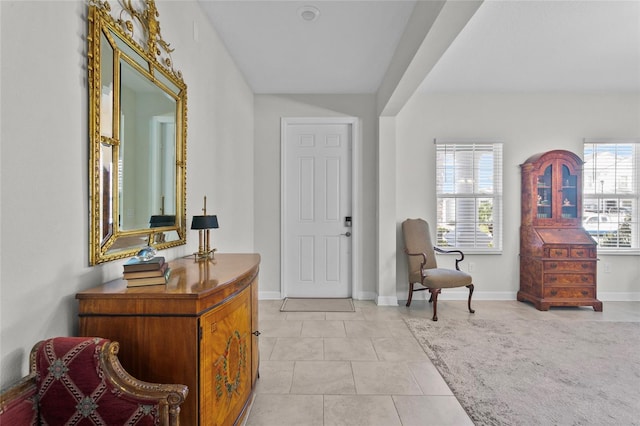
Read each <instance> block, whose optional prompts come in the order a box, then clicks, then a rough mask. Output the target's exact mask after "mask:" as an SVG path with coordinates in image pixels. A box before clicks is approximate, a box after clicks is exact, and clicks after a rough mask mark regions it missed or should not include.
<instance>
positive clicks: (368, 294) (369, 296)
mask: <svg viewBox="0 0 640 426" xmlns="http://www.w3.org/2000/svg"><path fill="white" fill-rule="evenodd" d="M377 297H378V295H377V294H376V293H374V292H372V291H361V292H360V293H358V294H357V295H356V296H355V297H354V299H355V300H376V298H377Z"/></svg>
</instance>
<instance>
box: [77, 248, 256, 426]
mask: <svg viewBox="0 0 640 426" xmlns="http://www.w3.org/2000/svg"><path fill="white" fill-rule="evenodd" d="M259 263H260V256H259V255H257V254H216V259H215V260H213V261H209V262H195V261H194V260H193V258H191V259H179V260H175V261H171V262H170V263H169V267H170V268H171V271H172V272H171V279H170V281H169V283H168V284H167V285H155V286H146V287H133V288H128V287H127V282H126V281H125V280H122V279H119V280H115V281H111V282H108V283H106V284H103V285H101V286H99V287H96V288H93V289H90V290H86V291H83V292H80V293H78V294H77V295H76V298H77V299H78V300H79V316H80V334H81V335H82V336H100V337H106V338H109V339H111V340H115V341H118V342H120V352H119V354H118V357H119V359H120V361H121V363H122V365H123V366H124V367H125V369H126V370H127V371H129V372H131V374H134V375H135V376H136V377H139V378H140V379H142V380H146V381H149V382H155V383H179V384H184V385H187V386H188V388H189V394H188V395H187V398H186V400H185V402H184V403H183V404H182V406H181V412H180V424H182V425H188V426H196V425H203V426H204V425H207V426H209V425H233V424H236V423H240V422H241V420H242V418H243V416H244V415H245V414H246V412H247V408H248V404H249V402H250V400H251V395H252V393H253V388H254V385H255V382H256V378H257V375H258V335H259V332H258V329H257V327H258V305H257V303H258V297H257V296H258V268H259Z"/></svg>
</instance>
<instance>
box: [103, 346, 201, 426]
mask: <svg viewBox="0 0 640 426" xmlns="http://www.w3.org/2000/svg"><path fill="white" fill-rule="evenodd" d="M119 349H120V345H119V343H118V342H108V343H106V344H105V345H104V346H103V348H102V351H101V353H100V358H101V363H102V367H103V371H104V372H105V376H106V378H107V379H108V380H109V381H110V382H111V383H112V384H113V385H114V386H115V388H116V389H118V390H119V391H121V392H123V393H127V394H129V395H131V396H134V397H136V398H140V399H148V400H150V401H156V402H157V403H159V405H160V409H161V413H160V416H161V419H162V420H161V424H162V425H168V426H178V425H179V414H180V405H181V404H182V403H183V402H184V400H185V399H186V398H187V394H188V393H189V389H188V388H187V386H185V385H180V384H160V383H150V382H145V381H142V380H139V379H137V378H135V377H133V376H131V375H130V374H129V373H128V372H127V371H126V370H125V369H124V368H123V367H122V364H120V360H119V359H118V351H119Z"/></svg>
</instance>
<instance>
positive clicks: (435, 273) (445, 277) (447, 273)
mask: <svg viewBox="0 0 640 426" xmlns="http://www.w3.org/2000/svg"><path fill="white" fill-rule="evenodd" d="M422 273H423V274H424V281H421V276H420V272H417V273H413V274H411V280H412V282H417V283H421V284H422V285H423V286H425V287H428V288H454V287H466V286H468V285H469V284H471V282H472V279H471V275H469V274H467V273H466V272H462V271H458V270H455V269H444V268H433V269H424V270H423V271H422Z"/></svg>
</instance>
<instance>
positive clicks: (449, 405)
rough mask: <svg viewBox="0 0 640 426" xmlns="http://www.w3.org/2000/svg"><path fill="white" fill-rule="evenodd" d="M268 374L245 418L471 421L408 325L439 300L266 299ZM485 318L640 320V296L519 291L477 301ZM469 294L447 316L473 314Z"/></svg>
mask: <svg viewBox="0 0 640 426" xmlns="http://www.w3.org/2000/svg"><path fill="white" fill-rule="evenodd" d="M259 303H260V304H259V309H260V312H259V315H260V317H259V318H260V331H261V332H262V335H261V336H260V378H259V379H258V383H257V386H256V392H255V398H254V401H253V404H252V406H251V409H250V412H249V415H248V416H247V418H246V421H245V424H246V426H257V425H264V426H286V425H295V426H313V425H319V426H329V425H341V426H342V425H363V426H376V425H380V426H393V425H404V426H410V425H420V426H428V425H456V426H458V425H472V424H473V423H472V422H471V420H470V419H469V417H468V416H467V414H466V413H465V411H464V409H463V408H462V407H461V406H460V404H459V403H458V401H457V399H456V398H455V397H454V396H453V394H452V393H451V390H450V389H449V387H448V386H447V384H446V383H445V382H444V380H443V379H442V377H441V376H440V374H439V373H438V371H437V370H436V368H435V367H434V366H433V364H432V363H431V361H430V360H429V358H428V357H427V356H426V355H425V353H424V352H423V350H422V348H421V347H420V346H419V345H418V343H417V341H416V340H415V339H414V338H413V335H412V334H411V332H410V331H409V329H408V328H407V327H406V325H405V323H404V321H403V319H404V318H408V317H423V318H431V307H430V306H429V305H428V304H427V303H426V302H425V301H420V300H416V301H414V302H413V303H412V305H411V308H406V307H405V306H404V305H401V306H397V307H388V306H376V305H375V304H374V303H373V302H371V301H355V306H356V312H310V313H303V312H289V313H284V312H280V306H281V305H282V301H280V300H263V301H260V302H259ZM474 308H475V309H476V314H474V317H476V318H501V319H508V318H514V319H516V318H519V319H523V318H524V319H527V318H530V319H545V318H546V319H552V318H558V317H562V318H564V319H575V320H581V319H589V320H593V319H598V320H603V321H640V302H605V304H604V311H603V312H594V311H593V310H592V309H591V308H552V309H551V310H550V311H547V312H540V311H538V310H536V309H535V308H533V307H532V306H531V305H530V304H527V303H520V302H516V301H500V302H492V301H476V302H474ZM469 315H471V314H469V313H468V312H467V310H466V302H461V301H446V300H443V301H440V302H439V303H438V317H439V320H440V321H446V320H447V318H460V317H468V316H469Z"/></svg>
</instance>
